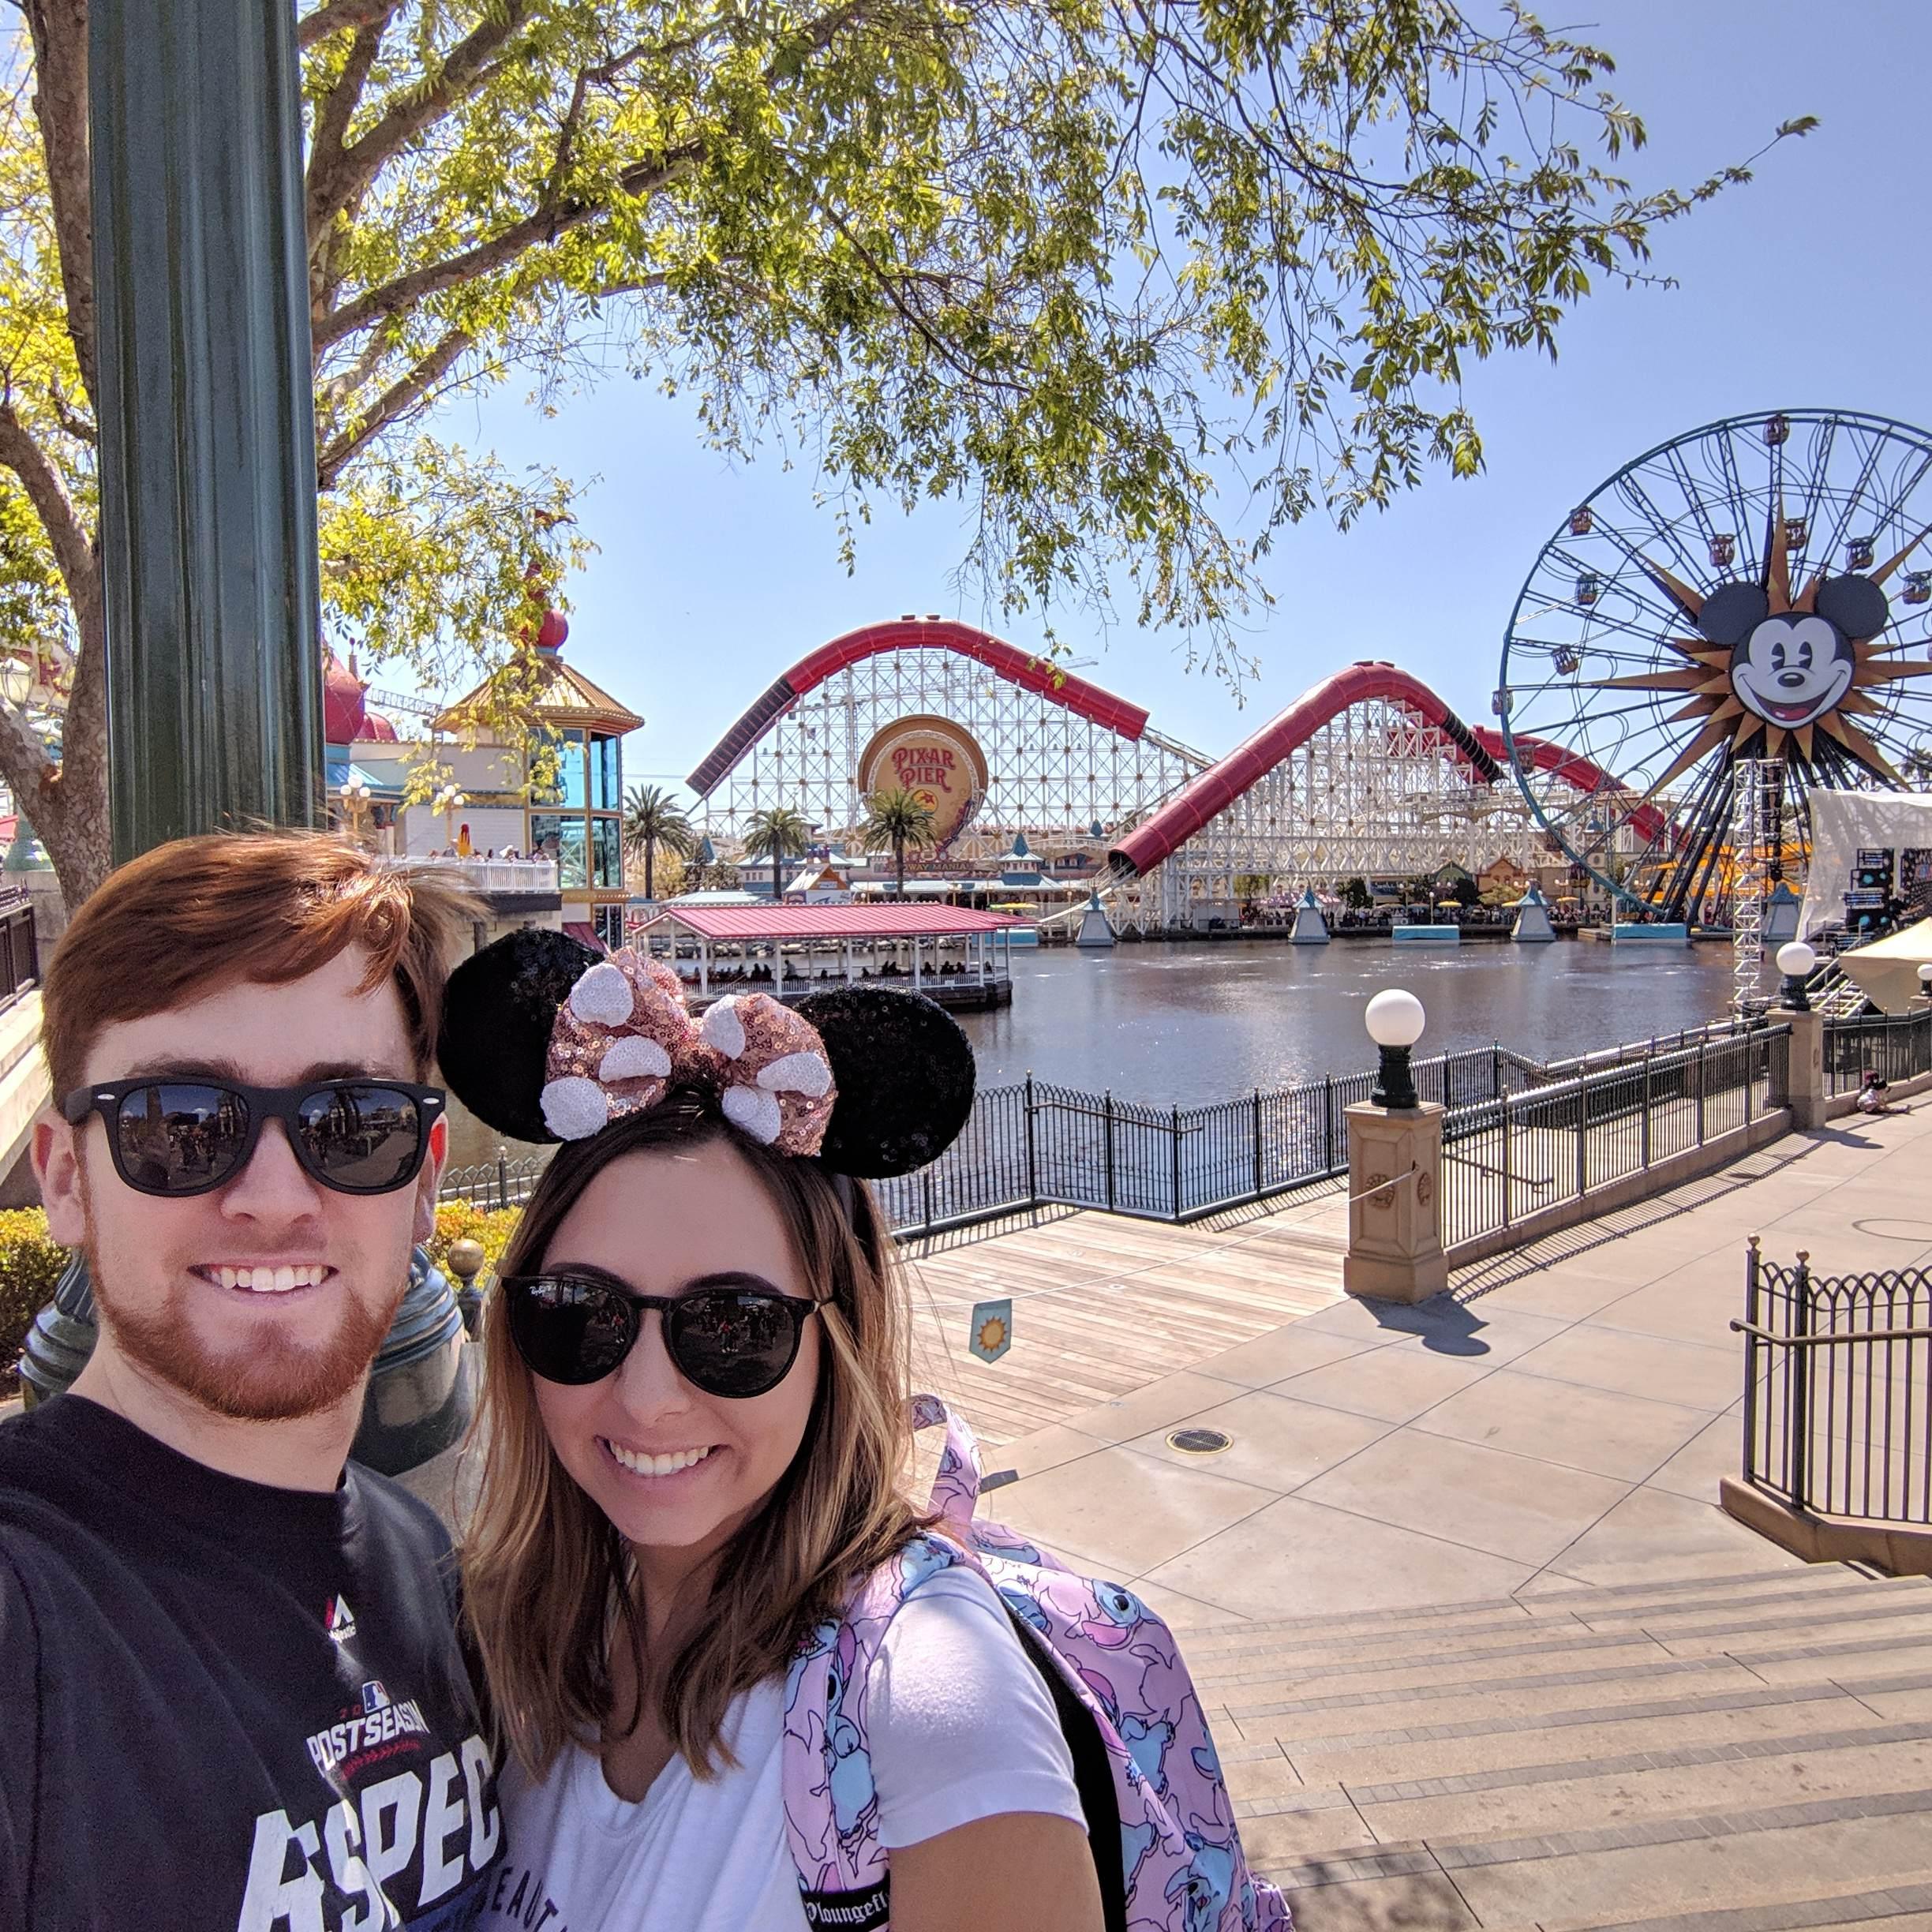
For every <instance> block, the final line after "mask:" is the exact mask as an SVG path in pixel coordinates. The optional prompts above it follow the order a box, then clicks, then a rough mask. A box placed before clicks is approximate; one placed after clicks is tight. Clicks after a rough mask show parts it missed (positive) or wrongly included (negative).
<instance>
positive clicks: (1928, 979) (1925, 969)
mask: <svg viewBox="0 0 1932 1932" xmlns="http://www.w3.org/2000/svg"><path fill="white" fill-rule="evenodd" d="M1919 998H1921V999H1926V1000H1932V960H1927V961H1926V963H1925V964H1924V965H1923V966H1921V967H1920V968H1919Z"/></svg>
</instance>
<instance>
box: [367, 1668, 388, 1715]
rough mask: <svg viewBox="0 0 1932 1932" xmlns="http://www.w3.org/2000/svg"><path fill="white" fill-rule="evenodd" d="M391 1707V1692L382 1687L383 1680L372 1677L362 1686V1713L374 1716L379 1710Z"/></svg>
mask: <svg viewBox="0 0 1932 1932" xmlns="http://www.w3.org/2000/svg"><path fill="white" fill-rule="evenodd" d="M388 1708H389V1693H388V1691H387V1690H384V1688H383V1687H382V1683H381V1681H380V1679H376V1678H371V1679H369V1682H368V1683H365V1685H364V1686H363V1687H362V1714H363V1715H364V1716H365V1717H374V1716H375V1714H376V1712H378V1711H379V1710H387V1709H388Z"/></svg>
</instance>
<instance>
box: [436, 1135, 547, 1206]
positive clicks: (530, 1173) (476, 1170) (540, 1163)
mask: <svg viewBox="0 0 1932 1932" xmlns="http://www.w3.org/2000/svg"><path fill="white" fill-rule="evenodd" d="M547 1166H549V1156H548V1155H542V1154H526V1155H519V1156H518V1157H517V1158H516V1159H514V1160H513V1159H511V1157H510V1155H509V1151H508V1150H507V1148H498V1149H497V1150H496V1159H494V1160H492V1161H479V1162H477V1163H476V1165H475V1166H472V1167H445V1168H444V1170H443V1178H442V1179H441V1181H439V1182H438V1183H437V1185H436V1199H437V1200H440V1201H465V1200H466V1201H468V1202H469V1203H470V1205H471V1206H472V1207H522V1205H523V1204H524V1203H525V1202H526V1201H527V1200H529V1199H530V1191H531V1189H534V1187H535V1186H536V1185H537V1176H538V1175H539V1174H541V1173H542V1172H543V1170H544V1169H545V1167H547Z"/></svg>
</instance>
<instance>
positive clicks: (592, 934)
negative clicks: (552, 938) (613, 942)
mask: <svg viewBox="0 0 1932 1932" xmlns="http://www.w3.org/2000/svg"><path fill="white" fill-rule="evenodd" d="M564 930H565V931H566V932H567V933H568V934H570V936H571V938H573V939H581V940H582V942H584V944H585V945H587V946H595V947H596V948H597V950H598V951H599V952H600V953H601V952H602V951H604V949H605V946H604V942H603V941H602V940H601V939H600V938H598V937H597V928H596V927H594V926H593V925H592V924H591V923H590V921H589V920H588V919H566V920H565V921H564Z"/></svg>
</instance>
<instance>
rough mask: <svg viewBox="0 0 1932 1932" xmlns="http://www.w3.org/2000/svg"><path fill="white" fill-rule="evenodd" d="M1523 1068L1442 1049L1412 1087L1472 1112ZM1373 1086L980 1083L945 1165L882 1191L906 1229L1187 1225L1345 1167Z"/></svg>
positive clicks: (1490, 1053)
mask: <svg viewBox="0 0 1932 1932" xmlns="http://www.w3.org/2000/svg"><path fill="white" fill-rule="evenodd" d="M1515 1064H1518V1062H1516V1061H1515V1057H1514V1056H1511V1055H1509V1054H1505V1053H1504V1052H1503V1050H1502V1049H1501V1048H1500V1047H1477V1048H1473V1049H1470V1050H1466V1051H1464V1052H1462V1053H1456V1054H1436V1055H1434V1056H1432V1057H1431V1058H1428V1059H1427V1060H1421V1061H1417V1062H1416V1063H1415V1066H1414V1073H1415V1081H1416V1087H1417V1091H1418V1092H1419V1093H1420V1094H1421V1097H1422V1098H1423V1099H1425V1100H1435V1101H1439V1102H1440V1103H1443V1105H1444V1106H1467V1105H1470V1104H1471V1103H1473V1102H1474V1101H1475V1100H1477V1099H1479V1098H1482V1097H1487V1096H1489V1095H1494V1094H1495V1093H1496V1091H1498V1087H1497V1083H1498V1081H1500V1080H1508V1079H1510V1078H1511V1077H1513V1076H1512V1074H1511V1066H1512V1065H1515ZM1520 1064H1524V1065H1526V1064H1529V1063H1527V1062H1522V1063H1520ZM1372 1084H1373V1081H1372V1076H1370V1075H1369V1074H1368V1073H1348V1074H1333V1075H1330V1076H1327V1077H1326V1078H1324V1079H1322V1080H1309V1081H1307V1082H1305V1083H1304V1084H1301V1085H1300V1086H1296V1087H1285V1088H1273V1089H1267V1090H1256V1091H1252V1092H1249V1093H1248V1094H1245V1095H1242V1096H1241V1097H1240V1098H1239V1099H1230V1100H1222V1101H1217V1102H1215V1103H1212V1104H1211V1105H1209V1106H1197V1107H1179V1106H1167V1107H1160V1106H1149V1105H1148V1104H1147V1103H1144V1102H1140V1101H1131V1100H1122V1099H1118V1098H1117V1097H1116V1096H1115V1095H1112V1094H1110V1093H1099V1094H1094V1093H1087V1092H1084V1091H1080V1090H1078V1089H1076V1088H1067V1087H1061V1086H1058V1085H1056V1084H1054V1083H1052V1082H1050V1081H1047V1080H1031V1079H1029V1080H1026V1081H1024V1082H1023V1083H1022V1084H1020V1085H1019V1086H1017V1087H996V1088H990V1089H986V1090H983V1091H982V1092H981V1093H980V1094H979V1097H978V1099H976V1100H975V1102H974V1103H973V1111H972V1118H971V1120H970V1121H968V1125H967V1128H966V1131H965V1132H964V1133H963V1134H962V1135H961V1136H960V1138H959V1140H957V1141H956V1142H955V1143H954V1144H953V1146H952V1147H951V1148H949V1149H948V1151H946V1152H945V1154H944V1155H942V1156H941V1158H940V1159H938V1160H937V1161H935V1162H934V1163H933V1164H932V1166H930V1167H928V1168H926V1169H925V1170H923V1171H922V1172H920V1173H919V1174H911V1175H908V1176H907V1177H905V1178H904V1179H901V1180H894V1181H886V1182H883V1183H882V1185H880V1187H879V1189H878V1193H879V1195H880V1197H881V1199H882V1200H883V1202H884V1204H885V1206H886V1213H887V1215H888V1216H889V1219H890V1220H891V1222H892V1224H893V1227H894V1228H895V1229H897V1230H898V1231H899V1232H900V1234H925V1233H927V1232H928V1231H930V1230H936V1229H941V1228H947V1227H960V1226H966V1225H967V1224H968V1223H970V1222H974V1221H982V1220H987V1219H990V1218H992V1217H993V1216H994V1215H1001V1214H1005V1213H1010V1212H1012V1211H1015V1210H1017V1209H1020V1208H1024V1207H1045V1206H1064V1207H1099V1208H1104V1209H1106V1210H1108V1211H1111V1212H1113V1213H1115V1214H1125V1215H1139V1216H1141V1217H1143V1218H1144V1219H1150V1220H1159V1221H1187V1220H1192V1219H1195V1218H1196V1217H1197V1216H1199V1215H1204V1214H1211V1213H1213V1212H1214V1211H1215V1210H1217V1209H1219V1208H1222V1207H1236V1206H1238V1205H1240V1204H1242V1203H1244V1202H1247V1201H1255V1200H1267V1199H1268V1198H1269V1197H1270V1196H1274V1195H1276V1194H1282V1193H1288V1192H1289V1191H1290V1190H1291V1189H1294V1188H1297V1187H1306V1186H1308V1185H1310V1184H1311V1183H1312V1182H1315V1181H1321V1180H1324V1179H1327V1178H1330V1177H1331V1176H1333V1175H1335V1174H1342V1173H1346V1171H1347V1168H1348V1133H1347V1119H1346V1111H1347V1110H1348V1109H1349V1108H1350V1106H1354V1104H1355V1103H1357V1102H1358V1101H1363V1100H1366V1099H1368V1095H1369V1090H1370V1088H1371V1086H1372Z"/></svg>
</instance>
